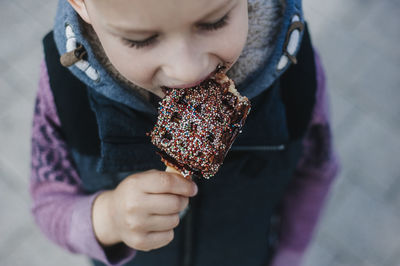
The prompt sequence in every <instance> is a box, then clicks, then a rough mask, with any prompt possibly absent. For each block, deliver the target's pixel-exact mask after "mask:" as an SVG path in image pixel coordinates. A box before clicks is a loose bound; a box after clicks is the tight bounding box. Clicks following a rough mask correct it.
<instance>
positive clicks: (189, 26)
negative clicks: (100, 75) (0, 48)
mask: <svg viewBox="0 0 400 266" xmlns="http://www.w3.org/2000/svg"><path fill="white" fill-rule="evenodd" d="M69 1H70V3H71V4H72V5H73V6H74V8H75V9H76V10H77V11H78V13H79V14H80V15H81V17H82V18H83V19H84V20H85V21H86V22H88V23H90V24H92V26H93V28H94V30H95V32H96V34H97V35H98V37H99V40H100V42H101V44H102V46H103V48H104V50H105V52H106V54H107V56H108V58H109V60H110V61H111V63H112V64H113V65H114V67H115V68H116V69H117V70H118V71H119V72H120V73H121V74H122V75H123V76H124V77H126V78H127V79H128V80H130V81H131V82H133V83H134V84H136V85H138V86H140V87H143V88H145V89H146V90H148V91H151V92H153V93H155V94H157V95H159V96H162V91H161V86H167V87H178V88H179V87H191V86H194V85H196V84H198V83H199V82H200V81H201V80H203V79H205V78H206V77H207V76H209V75H210V73H211V72H213V71H214V70H215V69H216V67H217V65H218V64H221V65H226V66H227V67H230V66H231V65H232V64H233V63H234V62H235V61H236V60H237V58H238V57H239V55H240V53H241V51H242V49H243V47H244V44H245V42H246V37H247V29H248V18H247V0H162V1H160V0H84V1H83V0H69ZM82 1H83V2H82ZM79 2H80V3H81V4H80V5H79V4H77V3H79Z"/></svg>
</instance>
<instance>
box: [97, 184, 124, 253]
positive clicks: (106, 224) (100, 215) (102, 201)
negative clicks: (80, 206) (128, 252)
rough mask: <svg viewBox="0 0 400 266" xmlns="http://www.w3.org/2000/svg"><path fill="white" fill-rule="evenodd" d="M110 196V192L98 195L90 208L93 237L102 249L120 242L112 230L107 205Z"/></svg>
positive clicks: (110, 216)
mask: <svg viewBox="0 0 400 266" xmlns="http://www.w3.org/2000/svg"><path fill="white" fill-rule="evenodd" d="M111 196H112V191H104V192H102V193H100V194H99V195H98V196H97V198H96V199H95V200H94V202H93V207H92V224H93V231H94V235H95V236H96V239H97V241H98V242H99V243H100V244H101V245H102V246H103V247H108V246H112V245H115V244H117V243H119V242H121V240H120V239H119V237H118V236H117V234H116V231H115V230H114V227H113V221H112V215H111V214H110V208H109V203H110V200H111Z"/></svg>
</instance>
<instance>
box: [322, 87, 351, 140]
mask: <svg viewBox="0 0 400 266" xmlns="http://www.w3.org/2000/svg"><path fill="white" fill-rule="evenodd" d="M328 91H329V96H330V111H331V126H332V129H333V135H334V140H335V143H336V142H337V141H339V140H340V139H341V136H343V135H344V134H346V133H347V132H345V131H346V130H345V128H343V127H341V125H346V121H347V118H348V117H349V116H350V115H351V114H353V113H354V112H356V110H355V107H354V105H353V104H352V102H351V100H350V99H348V98H347V97H345V96H343V95H341V94H340V93H338V92H336V91H335V90H331V88H330V87H328Z"/></svg>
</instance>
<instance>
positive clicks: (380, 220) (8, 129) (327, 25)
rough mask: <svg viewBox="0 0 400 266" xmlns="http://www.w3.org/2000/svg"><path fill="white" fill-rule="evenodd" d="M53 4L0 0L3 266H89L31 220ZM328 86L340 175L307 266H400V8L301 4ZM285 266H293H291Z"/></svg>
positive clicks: (393, 4) (386, 0)
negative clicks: (34, 149) (35, 142)
mask: <svg viewBox="0 0 400 266" xmlns="http://www.w3.org/2000/svg"><path fill="white" fill-rule="evenodd" d="M56 2H57V1H50V0H14V1H11V0H2V1H0V17H1V19H2V22H3V23H1V24H0V36H1V41H0V147H1V148H0V195H1V199H2V200H1V201H0V212H1V214H2V218H1V219H0V265H4V266H8V265H13V266H14V265H16V266H18V265H34V266H35V265H41V266H46V265H81V266H84V265H89V263H88V260H87V259H86V258H85V257H83V256H80V255H75V254H70V253H68V252H67V251H65V250H62V249H61V248H59V247H57V246H56V245H54V244H53V243H52V242H50V241H49V240H48V239H47V238H46V237H45V236H44V235H43V234H42V233H41V232H40V230H39V229H38V228H37V226H36V225H35V224H34V222H33V218H32V216H31V214H30V209H29V208H30V204H31V202H30V197H29V194H28V189H29V154H30V147H29V141H30V126H31V118H32V112H33V104H34V96H35V93H36V89H37V84H38V69H39V68H38V66H39V64H40V61H41V60H42V57H43V54H42V47H41V38H42V37H43V36H44V34H45V33H46V32H47V31H49V30H50V28H51V25H52V21H53V16H54V13H55V6H56ZM303 5H304V10H305V15H306V18H307V20H308V23H309V27H310V30H311V34H312V39H313V42H314V45H315V46H316V48H317V50H318V51H319V53H320V55H321V57H322V60H323V64H324V66H325V69H326V72H327V78H328V87H329V94H330V97H331V99H330V102H331V116H332V126H333V132H334V137H335V144H336V148H337V151H338V154H339V156H340V158H341V163H342V170H341V173H340V175H339V177H338V178H337V180H336V182H335V183H334V185H333V187H332V189H331V192H330V194H329V196H328V200H327V202H326V205H325V208H324V210H323V212H322V215H321V219H320V222H319V224H318V226H317V229H316V232H315V234H314V237H313V241H312V243H311V245H310V247H309V249H308V251H307V253H306V256H305V260H304V264H303V266H398V265H400V238H399V236H400V212H399V210H400V193H399V190H400V160H399V158H400V138H399V136H400V104H399V100H400V90H399V89H400V75H399V74H400V49H399V43H400V30H399V25H400V19H399V15H400V1H399V0H381V1H373V0H334V1H318V0H303ZM288 266H290V265H288Z"/></svg>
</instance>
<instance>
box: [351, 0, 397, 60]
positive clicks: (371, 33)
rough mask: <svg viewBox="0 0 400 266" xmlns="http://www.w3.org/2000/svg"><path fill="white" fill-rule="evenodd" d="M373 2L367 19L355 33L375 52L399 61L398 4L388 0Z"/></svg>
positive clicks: (362, 0) (361, 0)
mask: <svg viewBox="0 0 400 266" xmlns="http://www.w3.org/2000/svg"><path fill="white" fill-rule="evenodd" d="M358 1H360V2H364V0H358ZM374 2H375V4H374V8H371V9H370V13H369V16H368V18H367V19H365V20H364V21H363V23H360V24H359V25H358V26H357V28H356V29H355V32H357V35H358V37H359V38H360V39H361V40H362V41H363V42H365V43H368V44H369V45H371V46H372V47H374V49H375V50H376V51H379V52H380V53H383V54H386V55H387V57H388V58H394V60H396V61H399V60H400V50H399V49H398V42H399V40H400V31H399V24H400V16H399V14H400V2H399V1H390V0H385V1H374Z"/></svg>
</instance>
